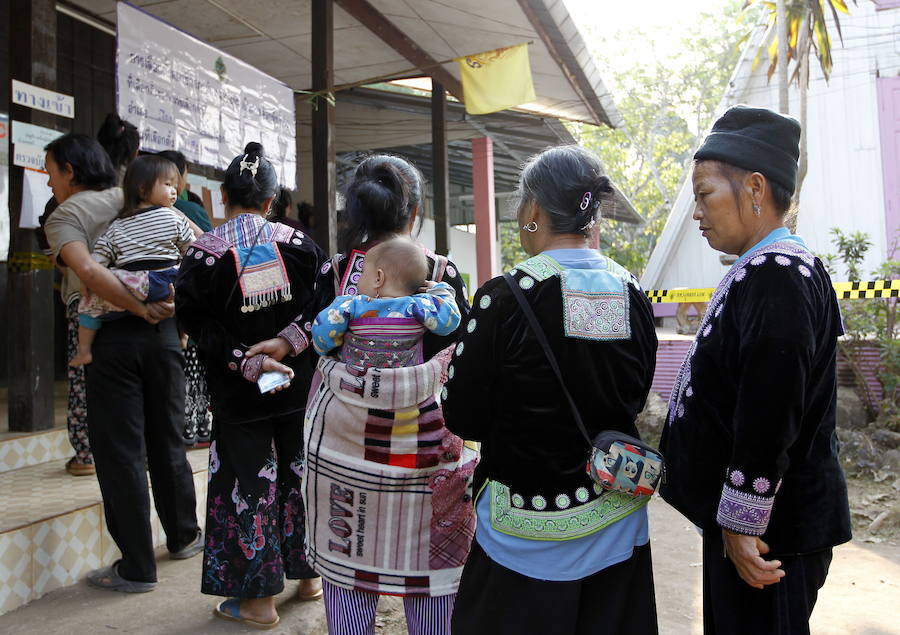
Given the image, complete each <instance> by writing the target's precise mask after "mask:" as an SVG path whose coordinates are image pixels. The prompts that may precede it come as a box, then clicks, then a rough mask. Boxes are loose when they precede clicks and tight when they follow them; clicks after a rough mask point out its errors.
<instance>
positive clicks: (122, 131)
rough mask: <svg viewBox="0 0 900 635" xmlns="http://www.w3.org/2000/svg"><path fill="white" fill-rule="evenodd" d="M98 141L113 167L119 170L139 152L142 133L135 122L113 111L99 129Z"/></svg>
mask: <svg viewBox="0 0 900 635" xmlns="http://www.w3.org/2000/svg"><path fill="white" fill-rule="evenodd" d="M97 141H99V142H100V145H102V146H103V149H104V150H106V154H108V155H109V159H110V161H112V164H113V168H114V169H116V170H118V169H119V168H121V167H122V166H123V165H128V164H129V163H130V162H131V160H132V159H133V158H134V157H135V155H136V154H137V151H138V148H139V147H140V145H141V135H140V134H138V129H137V128H136V127H135V125H134V124H133V123H130V122H128V121H125V120H124V119H121V118H120V117H119V115H117V114H116V113H114V112H111V113H109V114H108V115H106V119H104V120H103V124H102V125H101V126H100V130H98V131H97Z"/></svg>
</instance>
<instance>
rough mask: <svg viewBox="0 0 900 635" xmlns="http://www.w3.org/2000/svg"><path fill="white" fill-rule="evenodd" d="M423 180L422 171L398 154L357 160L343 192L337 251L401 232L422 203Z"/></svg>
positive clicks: (348, 249)
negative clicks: (342, 211) (357, 162)
mask: <svg viewBox="0 0 900 635" xmlns="http://www.w3.org/2000/svg"><path fill="white" fill-rule="evenodd" d="M424 181H425V180H424V179H423V178H422V173H421V172H419V170H418V169H416V168H415V167H414V166H413V165H412V164H411V163H410V162H409V161H407V160H406V159H404V158H402V157H398V156H393V155H388V154H376V155H372V156H370V157H368V158H366V159H365V160H364V161H363V162H362V163H360V164H359V165H358V166H357V167H356V171H355V172H354V173H353V178H352V179H351V181H350V183H349V185H348V186H347V189H346V191H345V193H344V214H343V218H342V223H341V227H340V232H339V234H338V249H339V250H340V252H341V253H344V254H347V253H350V252H351V251H352V250H354V249H356V248H357V247H359V246H360V245H362V244H363V243H365V242H368V241H371V240H374V239H377V238H380V237H382V236H384V235H388V234H397V233H403V231H404V230H405V229H406V227H407V225H408V224H409V219H410V218H411V217H412V215H413V212H414V211H415V210H416V208H421V206H422V200H423V190H424V189H425V188H424ZM420 211H421V210H420Z"/></svg>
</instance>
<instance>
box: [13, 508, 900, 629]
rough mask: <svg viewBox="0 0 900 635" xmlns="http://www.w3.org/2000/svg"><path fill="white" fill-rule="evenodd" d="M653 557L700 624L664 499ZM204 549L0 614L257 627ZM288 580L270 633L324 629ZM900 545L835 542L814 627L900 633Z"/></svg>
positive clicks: (395, 620) (38, 623) (397, 618)
mask: <svg viewBox="0 0 900 635" xmlns="http://www.w3.org/2000/svg"><path fill="white" fill-rule="evenodd" d="M650 509H651V513H650V516H651V527H652V534H653V562H654V568H655V574H656V575H655V577H656V597H657V604H658V611H659V624H660V632H661V633H663V634H672V635H682V634H695V633H696V634H699V633H701V632H702V626H701V619H700V617H701V613H700V604H701V598H700V575H701V570H700V541H699V537H698V535H697V533H696V532H695V531H694V529H693V528H692V527H691V526H690V525H689V524H688V523H687V522H686V521H685V520H684V519H683V518H682V517H681V516H680V515H678V514H677V513H676V512H675V511H674V510H672V509H671V508H670V507H668V506H667V505H666V504H665V503H663V502H662V501H660V500H656V501H654V502H653V503H652V504H651V507H650ZM200 565H201V562H200V558H199V557H197V558H193V559H191V560H188V561H181V562H175V561H170V560H167V559H165V557H162V559H161V560H160V562H159V581H160V584H159V587H158V588H157V590H156V591H154V592H152V593H148V594H144V595H124V594H118V593H109V592H105V591H99V590H95V589H92V588H90V587H89V586H87V584H85V583H81V584H77V585H75V586H71V587H67V588H64V589H59V590H57V591H54V592H52V593H50V594H49V595H46V596H45V597H43V598H41V599H39V600H36V601H34V602H32V603H31V604H29V605H27V606H24V607H22V608H20V609H18V610H16V611H13V612H11V613H8V614H6V615H4V616H2V617H0V633H5V634H6V635H19V634H22V635H24V634H28V635H33V634H35V633H40V634H46V635H55V634H58V635H73V634H81V633H87V634H90V635H100V634H103V633H148V634H154V633H171V634H182V633H183V634H185V635H187V634H191V635H198V634H201V633H222V634H230V633H257V632H259V631H256V630H254V629H248V628H242V627H241V626H240V625H237V624H232V623H227V622H224V621H222V620H218V619H216V618H214V617H213V615H212V609H213V607H214V606H215V602H216V600H215V598H211V597H208V596H203V595H201V594H200V592H199V586H200V585H199V581H200ZM296 586H297V585H296V583H295V582H288V585H287V589H286V591H285V593H284V594H283V595H282V600H281V601H280V602H279V613H280V615H281V624H280V625H279V626H278V628H276V629H273V630H272V631H270V632H272V633H290V634H292V635H301V634H302V635H324V634H325V633H327V629H326V626H325V614H324V610H323V607H322V603H321V602H314V603H301V602H297V601H296V600H294V599H292V597H293V594H294V593H296ZM898 607H900V547H898V546H897V545H889V544H887V545H869V544H863V543H851V544H849V545H845V546H842V547H839V548H838V549H837V550H835V557H834V562H833V563H832V567H831V573H830V576H829V579H828V582H827V583H826V585H825V588H824V589H823V590H822V592H821V594H820V596H819V602H818V605H817V607H816V611H815V613H814V615H813V619H812V632H813V633H815V634H820V633H821V634H826V635H830V634H832V633H833V634H835V635H838V634H840V635H846V634H852V635H891V634H898V633H900V617H898V616H900V612H898ZM379 609H380V610H379V617H378V628H377V630H378V633H379V634H382V635H394V634H399V633H405V632H406V629H405V624H404V621H403V609H402V604H401V602H400V601H399V600H398V599H397V598H382V600H381V603H380V607H379Z"/></svg>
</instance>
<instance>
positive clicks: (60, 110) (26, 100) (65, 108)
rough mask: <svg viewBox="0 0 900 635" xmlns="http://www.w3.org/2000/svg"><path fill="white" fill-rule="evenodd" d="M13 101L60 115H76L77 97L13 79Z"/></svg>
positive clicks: (69, 116) (70, 116)
mask: <svg viewBox="0 0 900 635" xmlns="http://www.w3.org/2000/svg"><path fill="white" fill-rule="evenodd" d="M12 102H13V103H14V104H18V105H20V106H25V107H26V108H33V109H34V110H43V111H44V112H49V113H53V114H54V115H59V116H60V117H68V118H69V119H72V118H73V117H75V98H74V97H72V96H71V95H63V94H62V93H56V92H53V91H52V90H47V89H46V88H40V87H38V86H32V85H31V84H26V83H25V82H20V81H19V80H17V79H14V80H12Z"/></svg>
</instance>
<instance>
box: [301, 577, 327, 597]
mask: <svg viewBox="0 0 900 635" xmlns="http://www.w3.org/2000/svg"><path fill="white" fill-rule="evenodd" d="M320 597H322V578H307V579H305V580H300V586H299V587H297V598H298V599H299V600H300V601H301V602H309V601H311V600H318V599H319V598H320Z"/></svg>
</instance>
